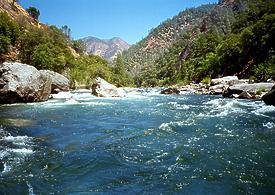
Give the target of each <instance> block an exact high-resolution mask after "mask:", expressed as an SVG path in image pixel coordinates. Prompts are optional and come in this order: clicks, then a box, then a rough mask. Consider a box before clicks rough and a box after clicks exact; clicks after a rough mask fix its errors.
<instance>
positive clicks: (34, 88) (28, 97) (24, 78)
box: [0, 63, 70, 104]
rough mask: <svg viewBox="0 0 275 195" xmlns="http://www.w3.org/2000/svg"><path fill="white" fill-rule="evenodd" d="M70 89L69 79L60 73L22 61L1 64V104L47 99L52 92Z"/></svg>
mask: <svg viewBox="0 0 275 195" xmlns="http://www.w3.org/2000/svg"><path fill="white" fill-rule="evenodd" d="M69 89H70V82H69V80H68V79H67V78H66V77H64V76H62V75H61V74H59V73H56V72H53V71H49V70H40V71H39V70H37V69H36V68H35V67H33V66H30V65H27V64H21V63H3V64H0V104H12V103H18V102H22V103H27V102H41V101H46V100H48V99H49V97H50V94H51V93H57V92H59V91H68V90H69Z"/></svg>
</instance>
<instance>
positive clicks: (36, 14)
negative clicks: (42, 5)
mask: <svg viewBox="0 0 275 195" xmlns="http://www.w3.org/2000/svg"><path fill="white" fill-rule="evenodd" d="M26 11H27V12H28V13H29V14H30V16H31V17H32V18H33V19H35V20H38V17H39V16H40V11H39V10H38V9H37V8H35V7H29V8H28V9H26Z"/></svg>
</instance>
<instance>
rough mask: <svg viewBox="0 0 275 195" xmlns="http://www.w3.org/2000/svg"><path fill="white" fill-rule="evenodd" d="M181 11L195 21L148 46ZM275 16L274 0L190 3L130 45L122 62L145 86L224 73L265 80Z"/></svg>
mask: <svg viewBox="0 0 275 195" xmlns="http://www.w3.org/2000/svg"><path fill="white" fill-rule="evenodd" d="M194 10H196V11H194ZM181 16H186V17H187V16H188V17H189V18H193V19H194V20H193V23H191V22H189V23H187V25H186V27H185V28H184V29H182V30H181V31H173V32H177V33H176V35H174V36H173V37H174V39H166V40H165V41H164V42H163V46H160V45H157V46H156V45H155V47H150V46H151V45H150V44H148V43H150V40H152V39H154V40H157V39H161V38H162V37H163V36H165V35H166V34H165V33H163V32H164V31H165V29H167V25H168V26H169V25H170V24H171V23H173V24H174V26H180V25H181V24H182V19H181V18H182V17H181ZM274 16H275V3H274V1H272V0H267V1H261V0H258V1H256V0H255V1H253V0H249V1H248V0H230V1H229V0H223V1H221V2H219V4H218V5H207V6H202V7H199V8H197V9H189V10H186V11H184V12H182V13H180V14H179V15H178V16H176V17H174V18H173V19H172V20H168V21H166V22H164V23H163V24H161V25H160V26H159V27H157V28H156V29H155V30H153V31H152V32H151V33H150V34H149V36H148V37H146V38H145V39H143V40H142V41H141V42H139V43H137V44H136V45H135V46H133V47H132V48H130V49H129V51H128V52H127V53H125V54H124V56H123V57H124V63H125V65H126V67H127V68H128V69H129V70H130V71H131V72H132V74H133V75H134V76H135V79H136V82H137V83H138V84H143V85H149V86H155V85H170V84H177V83H182V84H184V83H188V82H190V81H202V80H204V82H208V81H209V78H210V77H219V76H225V75H238V76H239V77H241V78H242V77H245V78H250V79H256V80H266V79H268V78H270V77H271V76H274V70H275V67H274V59H275V57H274V41H273V40H274V29H275V26H274V22H275V21H274V20H275V17H274ZM173 29H175V27H174V28H173ZM170 32H171V31H170ZM157 43H158V42H157Z"/></svg>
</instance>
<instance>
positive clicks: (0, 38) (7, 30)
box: [0, 13, 20, 61]
mask: <svg viewBox="0 0 275 195" xmlns="http://www.w3.org/2000/svg"><path fill="white" fill-rule="evenodd" d="M19 32H20V28H19V25H18V24H17V23H16V22H14V21H13V20H12V19H10V18H9V16H8V15H7V14H6V13H0V61H3V60H4V55H5V54H7V53H8V52H9V51H10V48H11V47H12V46H15V45H16V43H17V39H18V37H19Z"/></svg>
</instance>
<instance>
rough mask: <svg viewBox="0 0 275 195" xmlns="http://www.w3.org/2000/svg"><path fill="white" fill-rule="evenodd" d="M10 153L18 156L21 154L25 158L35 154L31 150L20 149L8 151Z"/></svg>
mask: <svg viewBox="0 0 275 195" xmlns="http://www.w3.org/2000/svg"><path fill="white" fill-rule="evenodd" d="M7 150H8V151H10V152H13V153H16V154H21V155H23V156H26V155H30V154H33V153H34V151H33V150H32V149H29V148H19V149H7Z"/></svg>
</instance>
